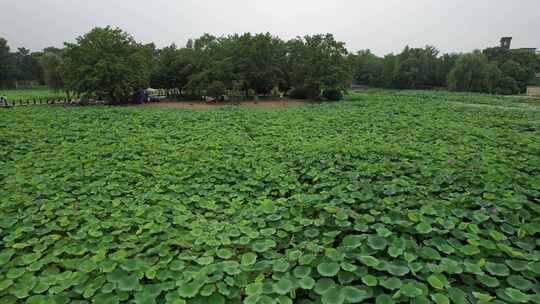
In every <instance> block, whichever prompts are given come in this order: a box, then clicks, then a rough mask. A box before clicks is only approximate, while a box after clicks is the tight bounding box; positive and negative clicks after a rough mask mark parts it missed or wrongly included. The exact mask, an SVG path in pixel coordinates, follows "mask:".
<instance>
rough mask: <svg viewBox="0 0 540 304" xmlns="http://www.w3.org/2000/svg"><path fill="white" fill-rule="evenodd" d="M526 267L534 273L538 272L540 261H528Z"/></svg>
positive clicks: (539, 270)
mask: <svg viewBox="0 0 540 304" xmlns="http://www.w3.org/2000/svg"><path fill="white" fill-rule="evenodd" d="M527 268H528V269H529V270H530V271H532V272H534V273H536V274H540V262H535V263H530V264H529V265H528V266H527Z"/></svg>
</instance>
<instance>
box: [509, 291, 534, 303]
mask: <svg viewBox="0 0 540 304" xmlns="http://www.w3.org/2000/svg"><path fill="white" fill-rule="evenodd" d="M504 292H505V294H506V295H507V296H508V297H510V299H512V300H513V301H516V302H518V303H527V302H529V301H530V299H531V297H530V295H528V294H525V293H523V292H521V291H520V290H518V289H514V288H506V289H505V290H504Z"/></svg>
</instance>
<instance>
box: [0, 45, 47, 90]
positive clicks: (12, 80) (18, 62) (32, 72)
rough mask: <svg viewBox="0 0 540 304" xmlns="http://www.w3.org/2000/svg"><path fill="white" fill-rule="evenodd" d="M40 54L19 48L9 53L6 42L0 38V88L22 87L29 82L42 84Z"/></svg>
mask: <svg viewBox="0 0 540 304" xmlns="http://www.w3.org/2000/svg"><path fill="white" fill-rule="evenodd" d="M42 55H43V53H42V52H34V53H32V52H30V51H29V50H28V49H25V48H19V49H18V50H17V51H16V52H11V50H10V48H9V46H8V44H7V41H6V40H5V39H3V38H1V37H0V88H12V87H18V86H21V87H24V86H26V85H28V83H30V82H32V81H33V82H36V83H42V82H43V75H42V74H43V72H42V69H41V66H40V64H39V58H40V57H41V56H42Z"/></svg>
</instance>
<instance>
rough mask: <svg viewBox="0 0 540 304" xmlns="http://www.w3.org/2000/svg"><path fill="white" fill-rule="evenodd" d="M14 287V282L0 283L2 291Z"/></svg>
mask: <svg viewBox="0 0 540 304" xmlns="http://www.w3.org/2000/svg"><path fill="white" fill-rule="evenodd" d="M11 285H13V280H11V279H4V280H1V281H0V291H3V290H5V289H7V288H8V287H9V286H11Z"/></svg>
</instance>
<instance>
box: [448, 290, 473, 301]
mask: <svg viewBox="0 0 540 304" xmlns="http://www.w3.org/2000/svg"><path fill="white" fill-rule="evenodd" d="M448 295H449V296H450V299H452V302H453V303H456V304H470V302H469V300H467V294H466V293H465V292H463V291H462V290H461V289H458V288H453V287H451V288H448Z"/></svg>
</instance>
